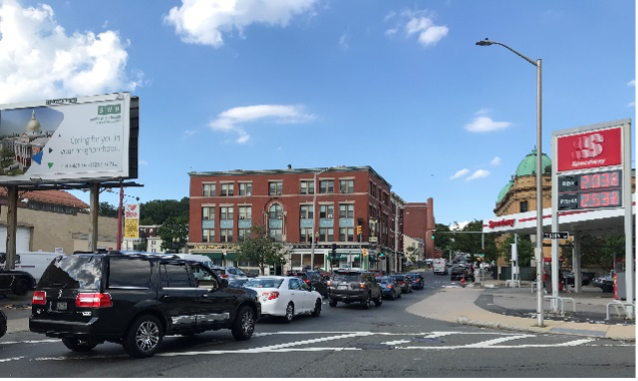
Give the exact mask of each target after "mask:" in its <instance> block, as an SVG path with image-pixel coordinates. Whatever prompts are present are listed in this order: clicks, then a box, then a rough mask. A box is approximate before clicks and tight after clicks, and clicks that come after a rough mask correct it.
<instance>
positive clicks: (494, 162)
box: [490, 156, 501, 166]
mask: <svg viewBox="0 0 638 381" xmlns="http://www.w3.org/2000/svg"><path fill="white" fill-rule="evenodd" d="M490 165H493V166H497V165H501V158H500V157H498V156H496V157H494V159H492V161H490Z"/></svg>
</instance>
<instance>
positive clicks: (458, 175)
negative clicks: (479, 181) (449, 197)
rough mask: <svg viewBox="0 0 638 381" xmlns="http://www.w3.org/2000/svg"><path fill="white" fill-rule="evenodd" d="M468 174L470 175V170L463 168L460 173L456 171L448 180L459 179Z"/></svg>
mask: <svg viewBox="0 0 638 381" xmlns="http://www.w3.org/2000/svg"><path fill="white" fill-rule="evenodd" d="M468 173H470V170H469V169H467V168H463V169H461V170H460V171H457V172H456V173H455V174H454V175H453V176H452V177H450V180H456V179H458V178H460V177H463V176H465V175H467V174H468Z"/></svg>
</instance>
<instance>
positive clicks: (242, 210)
mask: <svg viewBox="0 0 638 381" xmlns="http://www.w3.org/2000/svg"><path fill="white" fill-rule="evenodd" d="M252 210H253V207H252V206H250V205H248V206H240V207H239V219H240V220H250V219H251V217H252Z"/></svg>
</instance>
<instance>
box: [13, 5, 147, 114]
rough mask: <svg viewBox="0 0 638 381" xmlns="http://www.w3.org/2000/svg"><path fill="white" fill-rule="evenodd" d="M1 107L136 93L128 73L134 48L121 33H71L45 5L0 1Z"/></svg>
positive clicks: (138, 81)
mask: <svg viewBox="0 0 638 381" xmlns="http://www.w3.org/2000/svg"><path fill="white" fill-rule="evenodd" d="M0 31H1V33H2V38H1V39H0V89H2V91H1V92H0V103H13V102H19V101H26V100H33V99H34V98H36V99H49V98H57V97H65V96H84V95H95V94H104V93H112V92H118V91H133V90H135V88H136V87H138V86H140V84H141V79H142V77H143V73H141V72H138V73H137V74H136V75H135V76H136V79H134V80H131V79H129V78H127V75H126V73H125V67H126V62H127V59H128V53H127V52H126V48H127V47H128V45H129V42H128V41H127V40H122V39H121V38H120V36H119V34H118V32H117V31H112V30H107V31H104V32H102V33H98V34H95V33H93V32H85V33H79V32H74V33H73V34H71V35H68V34H67V33H66V31H65V29H64V27H63V26H61V25H59V24H58V23H57V20H56V19H55V13H54V12H53V8H51V6H49V5H46V4H40V5H38V6H37V7H22V6H21V5H20V3H19V2H17V1H15V0H3V1H1V2H0Z"/></svg>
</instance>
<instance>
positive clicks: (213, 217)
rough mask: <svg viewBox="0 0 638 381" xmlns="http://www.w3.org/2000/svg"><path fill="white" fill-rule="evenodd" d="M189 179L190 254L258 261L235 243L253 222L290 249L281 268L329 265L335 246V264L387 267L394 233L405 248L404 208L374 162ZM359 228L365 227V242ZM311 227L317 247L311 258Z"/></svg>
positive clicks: (233, 262) (196, 174)
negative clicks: (401, 222) (398, 205)
mask: <svg viewBox="0 0 638 381" xmlns="http://www.w3.org/2000/svg"><path fill="white" fill-rule="evenodd" d="M189 176H190V191H189V196H190V219H189V242H188V251H189V252H190V253H193V254H204V255H208V256H209V257H210V258H211V259H212V261H213V262H215V263H217V264H221V265H235V266H242V267H251V266H254V265H255V264H250V263H241V262H239V260H238V255H237V254H238V253H237V243H238V242H241V241H242V240H245V239H247V238H249V237H250V234H251V227H252V226H254V225H260V226H263V227H264V228H265V230H266V231H267V234H268V235H269V236H270V237H271V238H272V239H273V240H275V241H280V242H282V243H284V245H285V246H286V247H287V249H288V252H289V253H290V254H289V258H288V259H287V262H288V263H287V264H286V265H285V266H284V267H283V268H281V269H276V270H275V271H276V272H284V271H286V270H288V269H294V270H297V269H302V268H322V269H326V270H327V269H330V268H331V267H332V264H331V263H330V261H329V259H328V255H329V253H330V252H331V251H332V247H333V244H335V245H336V252H337V255H338V265H337V264H336V263H335V264H334V265H335V266H340V267H343V266H351V267H353V268H357V267H363V268H369V269H384V270H385V269H388V268H389V261H390V259H389V257H390V255H387V254H390V253H395V251H396V242H395V241H396V240H395V237H397V238H401V246H399V247H402V235H403V234H402V230H398V231H397V230H396V229H395V228H396V226H395V225H397V224H396V222H395V221H398V219H397V215H396V213H397V210H398V209H397V208H396V207H395V206H394V204H393V202H392V201H391V190H390V189H391V185H390V184H389V183H388V182H387V181H386V180H385V179H384V178H383V177H382V176H381V175H379V174H378V173H377V172H376V171H375V170H374V169H373V168H371V167H369V166H362V167H346V166H340V167H332V168H328V169H324V168H306V169H292V168H291V167H290V166H288V169H285V170H260V171H252V170H235V171H228V172H191V173H189ZM315 182H316V184H315ZM399 217H401V216H400V215H399ZM358 225H361V226H362V234H361V236H360V239H359V237H358V235H357V226H358ZM313 226H314V231H315V237H314V238H315V241H316V246H315V250H314V263H311V258H312V257H313V255H312V248H311V244H312V240H313ZM399 226H402V225H399ZM364 249H365V250H364ZM364 253H367V255H366V256H365V257H364ZM381 253H383V255H381ZM379 258H381V260H379Z"/></svg>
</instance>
